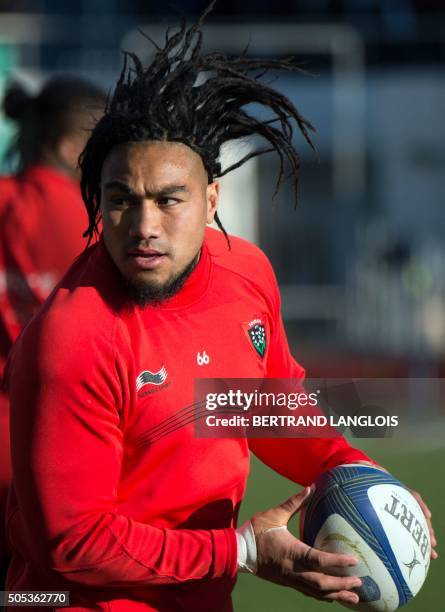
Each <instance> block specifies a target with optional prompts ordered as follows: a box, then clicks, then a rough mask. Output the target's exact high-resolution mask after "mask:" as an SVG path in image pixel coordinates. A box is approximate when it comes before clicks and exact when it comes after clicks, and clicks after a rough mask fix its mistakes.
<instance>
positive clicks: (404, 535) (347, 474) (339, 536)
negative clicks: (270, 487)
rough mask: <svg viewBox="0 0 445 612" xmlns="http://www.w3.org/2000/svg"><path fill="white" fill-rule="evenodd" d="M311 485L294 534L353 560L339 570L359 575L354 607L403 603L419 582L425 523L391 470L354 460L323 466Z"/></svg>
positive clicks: (387, 609) (427, 550) (424, 568)
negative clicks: (350, 565) (352, 564)
mask: <svg viewBox="0 0 445 612" xmlns="http://www.w3.org/2000/svg"><path fill="white" fill-rule="evenodd" d="M313 489H314V492H313V495H312V497H311V499H310V501H309V503H308V504H307V506H306V508H305V509H304V510H303V511H302V515H301V519H300V537H301V539H302V540H303V541H304V542H305V543H306V544H308V545H309V546H313V547H314V548H315V549H320V550H324V551H328V552H335V553H347V554H353V555H354V556H355V557H357V559H359V564H358V565H357V566H356V567H354V568H351V569H350V570H349V569H347V570H346V571H345V572H344V575H345V574H348V573H354V575H358V576H359V577H360V578H361V580H362V586H361V587H360V588H359V589H358V590H357V593H358V595H359V597H360V603H359V604H358V606H356V607H357V609H359V610H363V611H382V612H392V611H393V610H396V609H397V608H400V607H401V606H403V605H405V604H406V603H408V601H409V600H410V599H412V598H413V597H414V596H415V595H416V594H417V593H418V592H419V590H420V588H421V586H422V584H423V583H424V581H425V578H426V575H427V572H428V567H429V562H430V556H431V542H430V535H429V530H428V525H427V522H426V519H425V516H424V514H423V512H422V509H421V507H420V506H419V504H418V502H417V501H416V499H415V498H414V496H413V495H412V494H411V493H410V492H409V491H408V490H407V489H406V488H405V487H404V486H403V485H402V484H401V483H400V482H399V481H398V480H396V479H395V478H394V477H393V476H391V474H388V473H387V472H385V471H383V470H381V469H379V468H376V467H371V466H365V465H359V464H353V465H342V466H338V467H336V468H334V469H331V470H328V471H327V472H325V473H324V474H322V475H321V476H320V478H319V479H318V480H317V481H316V482H315V483H314V485H313Z"/></svg>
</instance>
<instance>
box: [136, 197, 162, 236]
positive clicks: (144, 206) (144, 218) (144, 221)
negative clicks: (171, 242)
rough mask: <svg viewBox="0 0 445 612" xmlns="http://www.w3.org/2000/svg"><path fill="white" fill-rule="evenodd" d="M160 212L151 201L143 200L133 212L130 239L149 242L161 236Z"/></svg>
mask: <svg viewBox="0 0 445 612" xmlns="http://www.w3.org/2000/svg"><path fill="white" fill-rule="evenodd" d="M161 215H162V212H161V211H160V209H159V208H158V206H156V203H155V202H153V201H152V200H143V201H142V202H141V204H140V205H139V206H135V208H134V210H133V215H132V220H131V227H130V234H131V237H132V238H139V239H140V240H149V239H150V238H158V237H159V236H160V235H161Z"/></svg>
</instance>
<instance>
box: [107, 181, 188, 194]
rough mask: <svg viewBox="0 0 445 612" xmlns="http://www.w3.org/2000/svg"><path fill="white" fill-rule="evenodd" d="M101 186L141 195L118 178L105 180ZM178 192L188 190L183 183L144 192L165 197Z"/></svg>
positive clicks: (186, 191)
mask: <svg viewBox="0 0 445 612" xmlns="http://www.w3.org/2000/svg"><path fill="white" fill-rule="evenodd" d="M103 188H104V189H120V190H121V191H124V192H125V193H127V194H128V195H131V196H134V197H138V198H140V197H141V195H140V194H139V193H137V192H136V191H134V190H133V189H132V188H131V187H130V186H129V185H127V183H124V181H119V180H113V181H107V182H106V183H105V184H104V186H103ZM178 192H182V193H188V192H189V190H188V188H187V187H186V186H185V185H166V186H165V187H160V188H159V189H155V190H153V191H149V192H147V193H146V195H147V196H148V197H150V198H159V197H165V196H168V195H171V194H173V193H178Z"/></svg>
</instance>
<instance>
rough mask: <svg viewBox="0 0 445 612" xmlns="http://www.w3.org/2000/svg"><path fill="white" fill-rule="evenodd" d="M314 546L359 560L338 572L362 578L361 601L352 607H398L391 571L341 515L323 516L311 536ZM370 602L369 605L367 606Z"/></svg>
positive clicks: (370, 608) (387, 608)
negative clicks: (321, 521)
mask: <svg viewBox="0 0 445 612" xmlns="http://www.w3.org/2000/svg"><path fill="white" fill-rule="evenodd" d="M314 546H315V548H319V549H320V550H325V551H327V552H332V553H342V554H348V555H354V556H355V557H357V559H358V560H359V563H358V565H355V566H354V567H350V568H347V571H346V572H342V573H343V574H345V573H346V574H348V575H351V576H357V575H358V576H361V577H362V587H361V588H360V590H359V594H360V599H361V600H362V603H360V604H359V605H358V606H354V609H358V610H363V611H365V610H377V611H378V612H386V611H387V610H396V609H397V608H398V607H399V594H398V591H397V588H396V586H395V584H394V581H393V580H392V578H391V574H390V573H389V572H388V570H387V568H386V567H385V565H384V563H383V562H382V560H381V559H380V557H379V556H378V555H376V554H375V553H374V551H373V550H372V548H371V547H370V546H369V545H368V544H367V543H366V542H365V540H364V539H363V538H361V537H360V536H359V535H358V534H357V532H356V531H355V530H354V529H353V528H352V527H351V525H349V523H348V522H347V521H346V520H345V519H344V518H343V517H342V516H340V515H339V514H331V515H330V516H329V517H328V518H327V519H326V521H325V522H324V524H323V525H322V526H321V528H320V531H319V532H318V534H317V537H316V538H315V543H314ZM371 576H372V578H371ZM382 585H384V587H383V588H382ZM371 603H372V607H370V606H369V604H371Z"/></svg>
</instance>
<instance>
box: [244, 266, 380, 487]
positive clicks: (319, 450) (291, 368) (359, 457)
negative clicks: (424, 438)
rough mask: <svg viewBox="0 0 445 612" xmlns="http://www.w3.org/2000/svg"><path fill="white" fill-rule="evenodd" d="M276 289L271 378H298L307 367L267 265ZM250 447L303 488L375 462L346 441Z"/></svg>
mask: <svg viewBox="0 0 445 612" xmlns="http://www.w3.org/2000/svg"><path fill="white" fill-rule="evenodd" d="M266 266H267V269H268V272H267V276H268V278H269V279H270V283H269V285H270V286H271V287H272V294H273V295H272V299H271V300H270V302H269V303H270V304H271V314H272V321H271V326H270V336H271V337H270V347H269V351H268V355H267V369H266V375H267V377H268V378H297V379H301V381H303V379H304V376H305V370H304V368H303V367H302V366H301V365H300V364H299V363H298V362H297V361H296V360H295V359H294V358H293V357H292V355H291V352H290V350H289V345H288V342H287V337H286V332H285V330H284V325H283V321H282V318H281V299H280V294H279V289H278V285H277V282H276V279H275V275H274V272H273V270H272V267H271V265H270V264H269V262H266ZM249 447H250V449H251V450H252V451H253V452H254V453H255V455H256V456H257V457H258V458H259V459H261V461H263V462H264V463H265V464H266V465H268V466H269V467H271V468H272V469H273V470H275V471H276V472H278V473H279V474H281V475H282V476H285V477H286V478H289V479H290V480H292V481H294V482H297V483H299V484H301V485H310V484H311V483H312V482H313V481H314V480H315V479H316V478H317V476H319V475H320V474H321V473H322V472H324V471H325V470H327V469H329V468H331V467H335V466H336V465H339V464H341V463H350V462H355V461H371V462H372V463H374V462H373V461H372V459H370V458H369V457H368V456H367V455H365V454H364V453H362V451H360V450H358V449H355V448H353V447H352V446H350V444H349V443H348V442H347V441H346V440H345V439H344V438H343V437H339V438H251V439H250V440H249Z"/></svg>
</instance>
